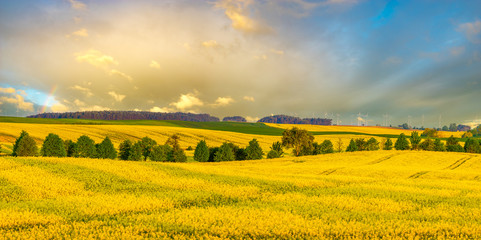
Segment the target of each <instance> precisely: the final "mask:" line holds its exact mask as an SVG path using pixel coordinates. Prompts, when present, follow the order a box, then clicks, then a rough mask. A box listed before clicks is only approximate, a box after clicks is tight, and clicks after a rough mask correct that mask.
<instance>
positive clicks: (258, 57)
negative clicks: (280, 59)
mask: <svg viewBox="0 0 481 240" xmlns="http://www.w3.org/2000/svg"><path fill="white" fill-rule="evenodd" d="M254 58H255V59H258V60H267V55H265V54H264V55H261V56H254Z"/></svg>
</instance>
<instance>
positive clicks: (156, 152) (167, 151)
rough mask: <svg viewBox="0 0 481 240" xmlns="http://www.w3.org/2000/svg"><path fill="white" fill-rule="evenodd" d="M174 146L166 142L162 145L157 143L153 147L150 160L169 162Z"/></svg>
mask: <svg viewBox="0 0 481 240" xmlns="http://www.w3.org/2000/svg"><path fill="white" fill-rule="evenodd" d="M172 151H173V150H172V148H171V147H170V146H169V145H167V144H165V145H162V146H159V145H156V146H154V147H153V148H152V151H151V152H150V156H149V157H150V160H152V161H155V162H167V161H168V160H169V155H171V154H172Z"/></svg>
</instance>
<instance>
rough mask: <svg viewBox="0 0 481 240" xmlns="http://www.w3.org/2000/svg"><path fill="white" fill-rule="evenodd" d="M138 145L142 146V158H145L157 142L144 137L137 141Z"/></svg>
mask: <svg viewBox="0 0 481 240" xmlns="http://www.w3.org/2000/svg"><path fill="white" fill-rule="evenodd" d="M139 144H140V147H141V148H142V156H144V160H147V157H148V156H149V155H150V152H151V151H152V148H153V147H154V146H155V145H157V142H156V141H155V140H154V139H152V138H149V137H144V138H142V139H141V140H140V142H139Z"/></svg>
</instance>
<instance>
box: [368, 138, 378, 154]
mask: <svg viewBox="0 0 481 240" xmlns="http://www.w3.org/2000/svg"><path fill="white" fill-rule="evenodd" d="M366 145H367V150H368V151H377V150H379V142H378V141H377V140H376V139H375V138H373V137H372V138H370V139H369V140H367V143H366Z"/></svg>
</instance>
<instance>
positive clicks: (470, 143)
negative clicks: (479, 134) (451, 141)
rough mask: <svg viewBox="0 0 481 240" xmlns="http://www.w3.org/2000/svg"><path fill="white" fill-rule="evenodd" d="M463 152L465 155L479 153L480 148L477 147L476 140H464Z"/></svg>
mask: <svg viewBox="0 0 481 240" xmlns="http://www.w3.org/2000/svg"><path fill="white" fill-rule="evenodd" d="M464 151H465V152H467V153H480V152H481V147H480V146H479V142H478V140H476V139H473V138H468V140H466V143H465V144H464Z"/></svg>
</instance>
